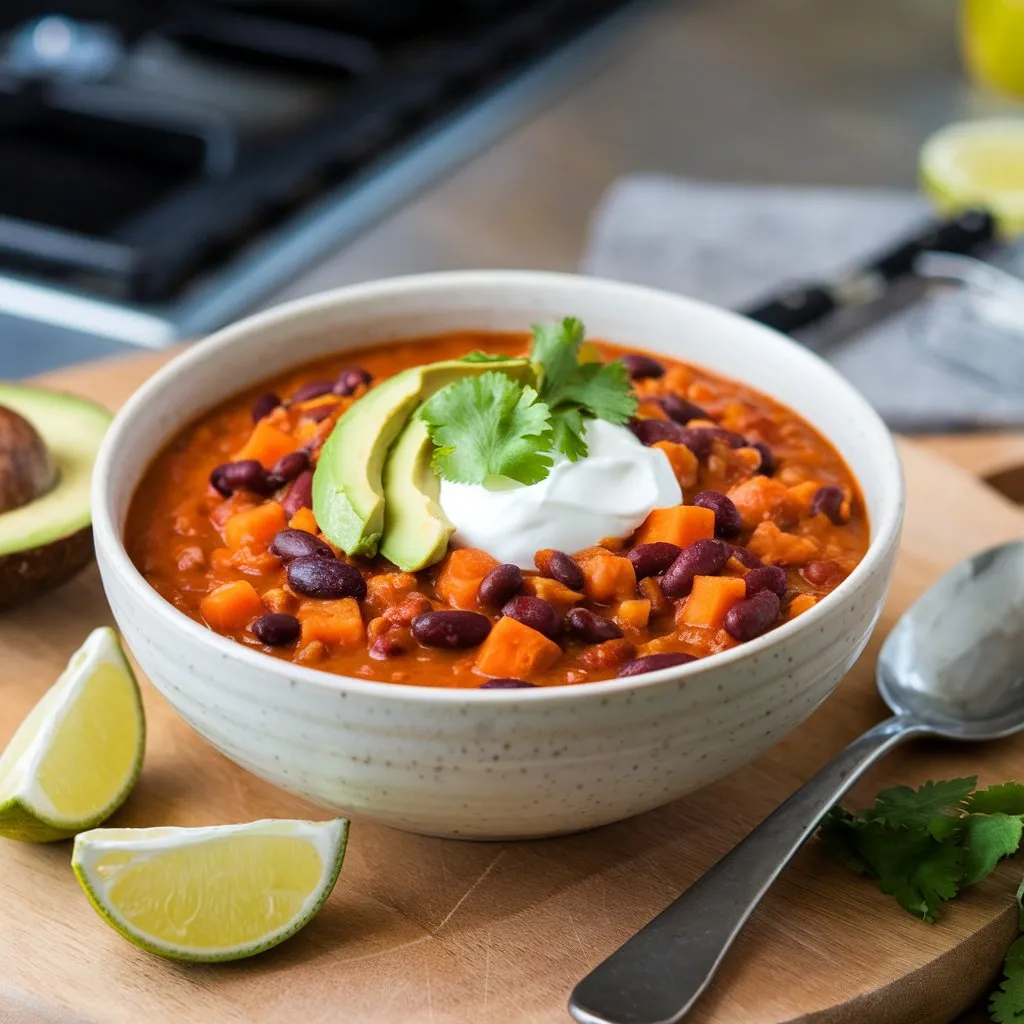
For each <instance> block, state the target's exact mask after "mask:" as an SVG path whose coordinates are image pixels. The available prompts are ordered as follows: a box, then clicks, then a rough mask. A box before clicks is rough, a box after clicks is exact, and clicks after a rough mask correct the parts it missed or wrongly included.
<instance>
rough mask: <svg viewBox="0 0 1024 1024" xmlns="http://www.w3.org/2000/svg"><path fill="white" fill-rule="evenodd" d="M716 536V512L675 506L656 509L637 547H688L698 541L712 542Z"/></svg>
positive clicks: (637, 535)
mask: <svg viewBox="0 0 1024 1024" xmlns="http://www.w3.org/2000/svg"><path fill="white" fill-rule="evenodd" d="M714 535H715V513H714V512H712V511H711V509H709V508H702V507H701V506H699V505H673V506H672V507H671V508H656V509H655V510H654V511H653V512H652V513H651V514H650V515H649V516H648V517H647V518H646V519H645V520H644V522H643V525H642V526H641V527H640V529H639V530H638V531H637V534H636V537H635V538H634V541H633V543H634V544H653V543H655V542H656V541H667V542H668V543H669V544H675V545H676V546H677V547H680V548H685V547H688V546H689V545H690V544H692V543H693V542H694V541H697V540H710V539H711V538H712V537H714Z"/></svg>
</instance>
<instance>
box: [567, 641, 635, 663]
mask: <svg viewBox="0 0 1024 1024" xmlns="http://www.w3.org/2000/svg"><path fill="white" fill-rule="evenodd" d="M635 654H636V647H635V646H634V645H633V642H632V641H631V640H626V639H624V638H621V637H620V638H619V639H618V640H605V641H604V643H600V644H592V645H591V646H589V647H587V648H585V649H584V650H583V652H582V653H581V654H580V661H581V662H583V664H584V665H586V666H587V668H589V669H609V668H618V667H619V666H620V665H624V664H625V663H626V662H627V661H629V659H630V658H632V657H633V656H634V655H635Z"/></svg>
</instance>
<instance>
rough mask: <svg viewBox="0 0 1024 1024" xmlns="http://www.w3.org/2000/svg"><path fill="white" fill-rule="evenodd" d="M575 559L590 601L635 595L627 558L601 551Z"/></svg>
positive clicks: (603, 600) (631, 571)
mask: <svg viewBox="0 0 1024 1024" xmlns="http://www.w3.org/2000/svg"><path fill="white" fill-rule="evenodd" d="M712 518H714V517H713V516H712ZM576 561H577V563H578V564H579V567H580V570H581V571H582V572H583V588H584V590H585V591H586V594H587V597H588V598H590V600H591V601H596V602H598V603H599V604H611V603H612V602H614V601H629V600H630V599H631V598H634V597H636V570H634V568H633V563H632V562H631V561H630V560H629V559H628V558H625V557H624V556H622V555H613V554H611V553H610V552H608V551H601V552H600V553H595V554H593V555H591V556H590V557H588V558H581V557H580V556H577V558H576Z"/></svg>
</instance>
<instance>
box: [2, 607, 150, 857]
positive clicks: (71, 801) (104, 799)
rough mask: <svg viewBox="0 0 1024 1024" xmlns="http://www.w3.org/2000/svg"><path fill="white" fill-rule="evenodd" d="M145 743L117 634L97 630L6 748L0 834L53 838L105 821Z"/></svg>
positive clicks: (134, 774) (126, 789) (135, 690)
mask: <svg viewBox="0 0 1024 1024" xmlns="http://www.w3.org/2000/svg"><path fill="white" fill-rule="evenodd" d="M145 745H146V724H145V719H144V718H143V715H142V700H141V697H140V696H139V687H138V684H137V683H136V682H135V676H134V675H133V674H132V670H131V666H130V665H129V664H128V660H127V659H126V658H125V656H124V652H123V651H122V650H121V645H120V643H119V642H118V639H117V634H115V633H114V631H113V630H112V629H109V628H106V627H104V628H102V629H96V630H93V632H92V633H90V634H89V638H88V639H87V640H86V641H85V643H84V644H82V646H81V647H80V648H79V649H78V650H77V651H76V652H75V653H74V654H73V655H72V656H71V660H70V661H69V662H68V667H67V668H66V669H65V670H64V672H63V674H62V675H61V677H60V679H58V680H57V682H56V683H54V684H53V686H51V687H50V689H49V690H47V691H46V693H45V694H43V697H42V699H41V700H40V701H39V703H38V704H36V706H35V707H34V708H33V709H32V710H31V711H30V712H29V715H28V717H27V718H26V719H25V721H24V722H22V723H21V725H20V726H19V727H18V731H17V732H16V733H15V734H14V737H13V738H12V739H11V742H10V743H9V744H8V745H7V749H6V750H4V752H3V755H2V756H0V836H4V837H5V838H7V839H20V840H23V841H25V842H32V843H47V842H52V841H53V840H56V839H67V838H68V836H72V835H74V834H75V833H76V832H81V831H83V830H85V829H87V828H93V827H95V826H96V825H98V824H100V822H102V821H104V820H106V819H107V818H108V817H110V815H111V814H113V813H114V811H115V810H117V808H118V807H120V805H121V804H122V803H123V802H124V799H125V798H126V797H127V796H128V794H129V793H130V792H131V789H132V786H134V785H135V780H136V779H137V778H138V776H139V769H140V768H141V767H142V754H143V750H144V748H145Z"/></svg>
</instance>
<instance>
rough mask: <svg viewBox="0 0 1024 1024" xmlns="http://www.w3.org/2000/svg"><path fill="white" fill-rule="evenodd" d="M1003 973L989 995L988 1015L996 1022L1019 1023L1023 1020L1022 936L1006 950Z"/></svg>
mask: <svg viewBox="0 0 1024 1024" xmlns="http://www.w3.org/2000/svg"><path fill="white" fill-rule="evenodd" d="M1003 974H1004V975H1005V977H1004V978H1003V981H1002V983H1001V984H1000V986H999V988H998V989H997V990H996V991H995V992H993V993H992V995H991V996H990V997H989V1002H988V1012H989V1016H990V1017H991V1018H992V1020H994V1021H995V1022H996V1024H1020V1022H1021V1021H1024V936H1021V937H1020V938H1018V939H1017V941H1016V942H1014V944H1013V945H1012V946H1011V947H1010V948H1009V950H1008V951H1007V953H1006V960H1005V961H1004V962H1003Z"/></svg>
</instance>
